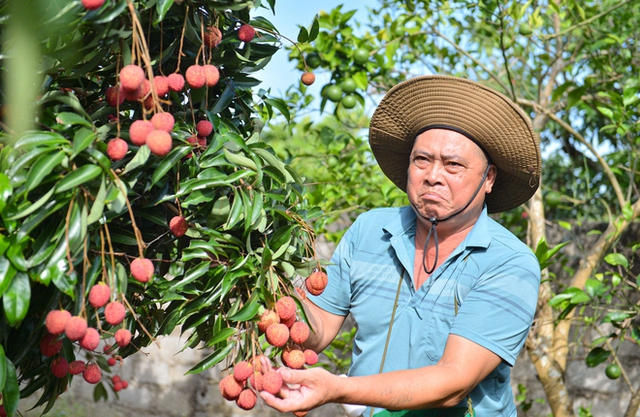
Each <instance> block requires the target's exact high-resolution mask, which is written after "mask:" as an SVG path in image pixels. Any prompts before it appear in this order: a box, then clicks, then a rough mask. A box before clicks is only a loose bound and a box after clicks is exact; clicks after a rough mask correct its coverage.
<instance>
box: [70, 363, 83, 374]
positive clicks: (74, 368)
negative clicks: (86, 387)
mask: <svg viewBox="0 0 640 417" xmlns="http://www.w3.org/2000/svg"><path fill="white" fill-rule="evenodd" d="M84 367H85V363H84V362H83V361H73V362H71V363H70V364H69V373H70V374H71V375H78V374H81V373H82V372H83V371H84Z"/></svg>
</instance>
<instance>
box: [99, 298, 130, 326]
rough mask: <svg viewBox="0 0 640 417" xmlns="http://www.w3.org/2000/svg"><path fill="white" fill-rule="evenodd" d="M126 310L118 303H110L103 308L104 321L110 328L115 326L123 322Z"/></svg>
mask: <svg viewBox="0 0 640 417" xmlns="http://www.w3.org/2000/svg"><path fill="white" fill-rule="evenodd" d="M125 313H126V310H125V308H124V305H122V303H120V302H118V301H112V302H110V303H109V304H107V306H106V307H105V308H104V319H105V320H106V321H107V323H109V324H110V325H112V326H117V325H118V324H120V323H122V320H124V316H125Z"/></svg>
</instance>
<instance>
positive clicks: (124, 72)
mask: <svg viewBox="0 0 640 417" xmlns="http://www.w3.org/2000/svg"><path fill="white" fill-rule="evenodd" d="M142 81H144V70H143V69H142V68H141V67H139V66H138V65H126V66H124V67H122V69H121V70H120V83H121V84H122V87H123V88H125V89H127V90H137V89H138V88H140V86H141V85H142Z"/></svg>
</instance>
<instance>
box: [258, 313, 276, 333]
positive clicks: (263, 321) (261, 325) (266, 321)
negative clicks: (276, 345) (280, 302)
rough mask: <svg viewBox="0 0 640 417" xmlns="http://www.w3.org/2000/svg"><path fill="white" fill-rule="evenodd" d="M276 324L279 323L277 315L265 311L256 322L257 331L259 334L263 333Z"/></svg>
mask: <svg viewBox="0 0 640 417" xmlns="http://www.w3.org/2000/svg"><path fill="white" fill-rule="evenodd" d="M276 323H280V317H279V316H278V313H276V312H275V311H273V310H265V312H264V313H262V316H260V321H259V322H258V330H259V331H260V332H261V333H265V332H266V331H267V328H268V327H269V326H271V325H272V324H276Z"/></svg>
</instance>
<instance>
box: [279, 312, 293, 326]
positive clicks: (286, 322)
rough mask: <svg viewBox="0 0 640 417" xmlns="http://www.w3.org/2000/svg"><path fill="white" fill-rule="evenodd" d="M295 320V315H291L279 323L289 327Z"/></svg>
mask: <svg viewBox="0 0 640 417" xmlns="http://www.w3.org/2000/svg"><path fill="white" fill-rule="evenodd" d="M295 322H296V316H295V315H293V316H291V317H289V318H288V319H286V320H282V321H280V323H282V324H284V325H285V326H287V327H288V328H289V329H290V328H291V326H293V324H294V323H295Z"/></svg>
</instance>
